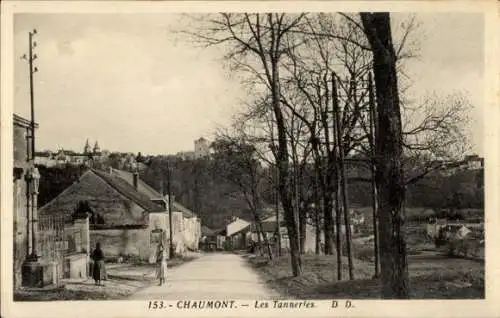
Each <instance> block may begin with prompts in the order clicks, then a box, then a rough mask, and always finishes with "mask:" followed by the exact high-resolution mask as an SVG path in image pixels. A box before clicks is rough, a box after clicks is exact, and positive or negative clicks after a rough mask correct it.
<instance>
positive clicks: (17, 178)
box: [13, 118, 31, 288]
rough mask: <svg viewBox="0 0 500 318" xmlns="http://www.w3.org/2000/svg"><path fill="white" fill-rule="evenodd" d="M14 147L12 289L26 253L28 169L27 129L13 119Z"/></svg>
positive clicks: (18, 276) (17, 281) (16, 286)
mask: <svg viewBox="0 0 500 318" xmlns="http://www.w3.org/2000/svg"><path fill="white" fill-rule="evenodd" d="M13 128H14V129H13V139H14V140H13V142H14V144H13V146H14V149H13V150H14V153H13V156H14V158H13V159H14V178H13V192H14V197H13V203H14V206H13V212H14V213H13V219H14V224H13V258H14V260H13V266H14V268H13V269H14V271H13V284H14V288H18V287H20V286H21V281H22V277H21V267H22V263H23V262H24V260H25V258H26V255H27V253H28V231H27V226H28V219H27V207H26V203H27V196H26V181H25V179H24V173H25V172H26V170H27V168H29V167H30V165H31V164H30V163H29V162H28V158H29V157H28V154H29V147H28V146H29V145H28V142H27V139H26V137H27V135H28V132H29V129H28V128H27V126H26V125H25V123H19V122H18V120H16V118H14V125H13Z"/></svg>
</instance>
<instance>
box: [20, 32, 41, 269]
mask: <svg viewBox="0 0 500 318" xmlns="http://www.w3.org/2000/svg"><path fill="white" fill-rule="evenodd" d="M36 34H37V31H36V29H33V31H31V32H29V33H28V38H29V41H28V42H29V43H28V46H29V51H28V56H26V54H24V55H23V56H22V57H21V58H22V59H24V60H28V65H29V81H30V83H29V89H30V110H31V134H30V136H29V138H30V141H31V145H30V146H31V147H30V152H31V156H30V157H28V160H29V161H31V163H32V164H33V167H34V165H35V128H36V127H35V126H36V124H35V97H34V87H33V86H34V85H33V77H34V74H35V73H36V72H38V68H37V67H36V66H34V65H33V61H34V60H36V59H37V58H38V56H37V55H36V54H34V53H33V49H34V48H35V47H36V42H35V41H34V40H33V37H34V36H35V35H36ZM35 174H36V173H35ZM31 177H33V176H31ZM30 179H33V178H30ZM31 183H33V182H31ZM28 187H33V188H34V189H32V191H30V192H33V193H32V196H33V201H32V204H31V213H29V211H28V222H29V221H31V255H30V257H31V259H32V260H33V261H37V260H38V256H37V253H36V231H35V228H36V225H35V224H36V222H37V217H36V209H37V207H36V195H37V193H36V192H37V191H38V189H36V188H37V187H35V186H34V184H30V183H28ZM28 201H29V200H28ZM28 204H29V203H28ZM30 214H31V215H30ZM30 219H31V220H30Z"/></svg>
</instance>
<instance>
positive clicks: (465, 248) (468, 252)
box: [447, 237, 481, 257]
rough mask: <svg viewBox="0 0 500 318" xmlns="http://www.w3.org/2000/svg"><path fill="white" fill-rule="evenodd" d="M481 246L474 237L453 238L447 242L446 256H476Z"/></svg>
mask: <svg viewBox="0 0 500 318" xmlns="http://www.w3.org/2000/svg"><path fill="white" fill-rule="evenodd" d="M480 248H481V244H480V240H478V239H476V238H467V237H466V238H464V239H453V240H450V241H449V242H448V246H447V255H448V256H463V257H477V256H478V254H479V250H480Z"/></svg>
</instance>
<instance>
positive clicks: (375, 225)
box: [368, 73, 380, 278]
mask: <svg viewBox="0 0 500 318" xmlns="http://www.w3.org/2000/svg"><path fill="white" fill-rule="evenodd" d="M368 97H369V101H370V116H369V118H370V126H369V127H370V151H371V159H370V168H371V176H372V178H371V186H372V209H373V213H372V220H373V254H374V256H375V274H374V277H375V278H378V277H379V276H380V253H379V238H378V237H379V235H378V202H377V200H378V198H377V196H378V195H377V183H376V182H375V178H376V174H377V173H376V166H375V165H376V163H375V140H376V139H377V137H376V135H377V134H376V131H375V123H376V109H375V94H374V91H373V82H372V75H371V73H369V75H368Z"/></svg>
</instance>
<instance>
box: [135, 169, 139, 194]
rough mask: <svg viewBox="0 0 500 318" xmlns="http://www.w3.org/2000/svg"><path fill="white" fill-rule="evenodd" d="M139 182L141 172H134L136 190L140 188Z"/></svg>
mask: <svg viewBox="0 0 500 318" xmlns="http://www.w3.org/2000/svg"><path fill="white" fill-rule="evenodd" d="M138 183H139V174H138V173H137V172H134V189H136V190H137V188H138Z"/></svg>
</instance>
